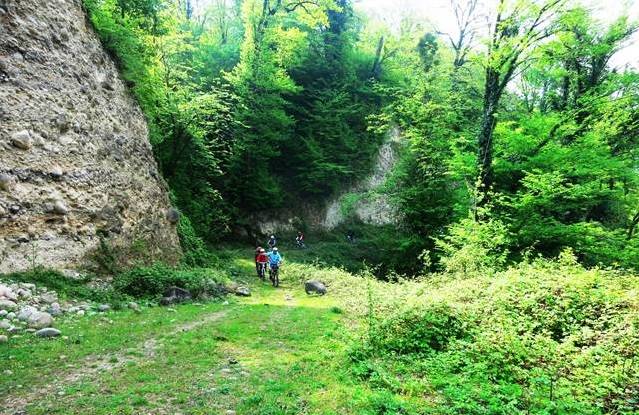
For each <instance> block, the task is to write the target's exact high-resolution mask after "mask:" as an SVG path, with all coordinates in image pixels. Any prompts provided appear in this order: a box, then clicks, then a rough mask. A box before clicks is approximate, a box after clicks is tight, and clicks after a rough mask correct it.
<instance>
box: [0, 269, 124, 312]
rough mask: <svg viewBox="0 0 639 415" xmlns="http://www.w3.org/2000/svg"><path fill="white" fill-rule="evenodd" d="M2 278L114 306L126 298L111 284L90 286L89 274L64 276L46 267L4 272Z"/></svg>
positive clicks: (117, 305) (66, 295)
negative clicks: (72, 276) (73, 276)
mask: <svg viewBox="0 0 639 415" xmlns="http://www.w3.org/2000/svg"><path fill="white" fill-rule="evenodd" d="M2 278H3V279H4V278H6V279H8V280H10V281H17V282H28V283H33V284H36V286H38V287H42V286H44V287H47V288H48V289H50V290H54V291H56V292H57V293H58V294H59V295H60V296H61V297H63V298H65V297H67V298H75V299H83V300H90V301H95V302H102V303H109V304H111V306H113V307H114V308H119V307H120V306H121V305H122V304H123V303H125V302H126V301H127V300H128V298H127V296H126V295H124V294H123V293H120V292H117V291H115V290H114V289H113V287H111V286H106V287H92V286H90V285H89V284H90V283H91V282H92V278H91V277H90V276H86V275H82V276H80V277H78V278H69V277H66V276H65V275H64V274H62V273H61V272H59V271H55V270H52V269H47V268H41V267H38V268H35V269H32V270H29V271H25V272H14V273H11V274H5V275H3V276H2Z"/></svg>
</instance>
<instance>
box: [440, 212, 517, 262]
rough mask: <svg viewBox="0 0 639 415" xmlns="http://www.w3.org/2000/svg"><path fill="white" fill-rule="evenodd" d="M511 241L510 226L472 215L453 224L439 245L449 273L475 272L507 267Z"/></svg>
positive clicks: (442, 259) (442, 260)
mask: <svg viewBox="0 0 639 415" xmlns="http://www.w3.org/2000/svg"><path fill="white" fill-rule="evenodd" d="M508 242H509V235H508V229H507V227H506V226H505V225H504V224H503V223H502V222H500V221H499V220H496V219H489V220H487V221H482V222H478V221H476V220H474V219H472V218H468V219H464V220H462V221H460V222H458V223H456V224H454V225H452V226H451V227H450V229H449V231H448V234H447V235H445V236H443V237H442V238H441V239H437V240H436V242H435V244H436V246H437V248H438V249H439V250H440V251H441V264H442V265H443V266H444V268H445V269H446V271H447V272H453V273H462V274H467V273H469V274H473V273H481V272H489V271H490V270H494V269H499V268H501V267H503V266H504V265H505V263H506V257H507V254H508V251H507V248H506V247H507V245H508Z"/></svg>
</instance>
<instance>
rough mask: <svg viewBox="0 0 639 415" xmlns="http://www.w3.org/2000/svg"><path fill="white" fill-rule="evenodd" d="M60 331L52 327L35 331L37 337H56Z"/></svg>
mask: <svg viewBox="0 0 639 415" xmlns="http://www.w3.org/2000/svg"><path fill="white" fill-rule="evenodd" d="M61 334H62V333H61V332H60V330H57V329H54V328H52V327H48V328H46V329H41V330H38V331H36V332H35V335H36V336H37V337H58V336H59V335H61Z"/></svg>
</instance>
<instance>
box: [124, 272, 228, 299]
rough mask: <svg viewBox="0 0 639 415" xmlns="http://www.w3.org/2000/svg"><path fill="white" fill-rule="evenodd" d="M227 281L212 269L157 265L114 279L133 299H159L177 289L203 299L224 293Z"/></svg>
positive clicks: (126, 273)
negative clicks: (165, 293) (206, 296)
mask: <svg viewBox="0 0 639 415" xmlns="http://www.w3.org/2000/svg"><path fill="white" fill-rule="evenodd" d="M223 281H224V278H223V277H222V275H221V274H219V273H217V272H215V271H213V270H211V269H175V268H170V267H168V266H166V265H163V264H155V265H153V266H150V267H137V268H134V269H132V270H130V271H127V272H124V273H122V274H119V275H118V276H116V277H115V278H114V279H113V287H114V288H115V290H117V291H119V292H122V293H125V294H127V295H131V296H133V297H138V298H156V299H157V298H159V297H161V296H162V295H163V294H164V292H165V291H166V289H167V288H169V287H172V286H176V287H180V288H184V289H186V290H189V291H190V292H191V294H193V296H194V297H201V296H205V295H219V294H221V292H222V289H223V288H222V286H221V284H222V282H223Z"/></svg>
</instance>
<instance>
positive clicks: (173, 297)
mask: <svg viewBox="0 0 639 415" xmlns="http://www.w3.org/2000/svg"><path fill="white" fill-rule="evenodd" d="M192 298H193V296H192V295H191V293H190V292H189V291H188V290H185V289H184V288H180V287H169V288H168V289H167V290H166V291H165V292H164V297H162V299H161V300H160V304H161V305H171V304H178V303H182V302H184V301H188V300H190V299H192Z"/></svg>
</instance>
